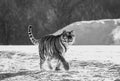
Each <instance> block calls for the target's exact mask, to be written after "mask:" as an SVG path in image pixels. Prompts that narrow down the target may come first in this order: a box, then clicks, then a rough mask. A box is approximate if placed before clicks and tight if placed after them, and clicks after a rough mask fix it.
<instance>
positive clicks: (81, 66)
mask: <svg viewBox="0 0 120 81" xmlns="http://www.w3.org/2000/svg"><path fill="white" fill-rule="evenodd" d="M65 58H66V60H67V61H68V62H69V64H70V70H69V71H64V70H62V71H58V72H55V71H40V69H39V55H38V50H37V46H32V45H30V46H28V45H27V46H0V81H120V46H112V45H109V46H104V45H100V46H98V45H95V46H71V47H70V48H69V50H68V52H67V53H66V55H65Z"/></svg>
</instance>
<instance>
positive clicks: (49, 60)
mask: <svg viewBox="0 0 120 81" xmlns="http://www.w3.org/2000/svg"><path fill="white" fill-rule="evenodd" d="M47 64H48V67H49V69H50V70H52V69H53V67H52V66H51V59H47Z"/></svg>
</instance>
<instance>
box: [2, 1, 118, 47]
mask: <svg viewBox="0 0 120 81" xmlns="http://www.w3.org/2000/svg"><path fill="white" fill-rule="evenodd" d="M116 18H120V0H0V45H30V44H32V43H31V42H30V40H29V37H28V34H27V28H28V25H32V26H33V33H34V36H35V37H36V38H40V37H41V36H44V35H47V34H51V33H54V32H56V31H57V30H59V29H61V28H63V27H65V26H67V25H69V24H71V23H73V22H76V21H88V20H99V19H116Z"/></svg>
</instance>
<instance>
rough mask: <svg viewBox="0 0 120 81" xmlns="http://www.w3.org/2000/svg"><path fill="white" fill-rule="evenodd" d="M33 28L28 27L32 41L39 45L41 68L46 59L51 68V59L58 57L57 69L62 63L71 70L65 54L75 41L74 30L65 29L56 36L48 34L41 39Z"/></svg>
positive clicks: (66, 68)
mask: <svg viewBox="0 0 120 81" xmlns="http://www.w3.org/2000/svg"><path fill="white" fill-rule="evenodd" d="M31 28H32V27H31V26H29V27H28V34H29V38H30V40H31V42H32V43H33V44H35V45H36V44H37V45H39V56H40V69H42V65H43V63H44V62H45V61H46V60H47V62H48V65H49V68H50V69H52V68H53V67H52V66H51V60H52V59H56V60H57V62H58V63H57V66H56V69H55V70H59V69H60V64H61V63H62V64H63V66H64V69H65V70H69V64H68V62H67V61H66V60H65V58H64V57H63V56H64V53H65V52H66V51H67V48H68V46H69V45H71V44H72V43H73V40H74V34H73V31H69V32H68V31H63V33H61V34H59V35H56V36H55V35H47V36H44V37H41V38H40V39H35V38H34V36H33V34H32V29H31Z"/></svg>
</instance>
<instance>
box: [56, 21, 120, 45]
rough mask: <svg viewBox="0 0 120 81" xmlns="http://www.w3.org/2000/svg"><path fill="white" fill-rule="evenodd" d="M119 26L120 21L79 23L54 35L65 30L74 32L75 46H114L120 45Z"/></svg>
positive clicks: (59, 31)
mask: <svg viewBox="0 0 120 81" xmlns="http://www.w3.org/2000/svg"><path fill="white" fill-rule="evenodd" d="M119 26H120V19H102V20H91V21H78V22H74V23H72V24H70V25H68V26H66V27H64V28H63V29H61V30H58V31H57V32H55V33H54V34H55V35H56V34H60V33H61V32H62V31H63V30H74V31H75V36H76V40H75V43H74V44H75V45H114V44H120V38H119V37H120V34H119V31H120V30H119ZM113 32H114V33H113Z"/></svg>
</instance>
